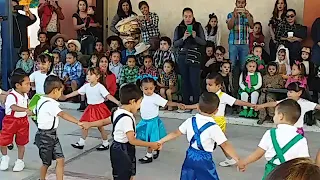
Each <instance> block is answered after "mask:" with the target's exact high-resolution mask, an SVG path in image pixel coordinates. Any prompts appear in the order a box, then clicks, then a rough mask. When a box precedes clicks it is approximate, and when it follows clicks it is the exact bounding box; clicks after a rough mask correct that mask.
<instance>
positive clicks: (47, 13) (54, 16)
mask: <svg viewBox="0 0 320 180" xmlns="http://www.w3.org/2000/svg"><path fill="white" fill-rule="evenodd" d="M38 16H39V17H40V31H41V32H46V33H47V38H48V42H50V40H51V38H52V37H53V36H55V35H56V34H58V33H60V20H64V15H63V13H62V11H61V7H60V6H59V4H58V1H54V0H45V3H40V5H39V7H38Z"/></svg>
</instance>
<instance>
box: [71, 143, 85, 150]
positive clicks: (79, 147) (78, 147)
mask: <svg viewBox="0 0 320 180" xmlns="http://www.w3.org/2000/svg"><path fill="white" fill-rule="evenodd" d="M71 146H72V147H74V148H76V149H83V148H84V146H81V145H80V144H79V143H75V144H71Z"/></svg>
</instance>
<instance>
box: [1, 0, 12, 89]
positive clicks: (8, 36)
mask: <svg viewBox="0 0 320 180" xmlns="http://www.w3.org/2000/svg"><path fill="white" fill-rule="evenodd" d="M0 7H1V8H0V15H1V16H6V17H8V20H6V21H3V22H2V23H1V29H2V32H1V36H2V54H1V59H2V66H1V68H2V71H1V75H2V89H4V90H8V89H9V83H8V78H9V77H10V73H11V72H10V69H11V67H13V65H12V57H13V56H12V55H13V51H14V49H13V37H12V34H13V17H12V7H11V0H0Z"/></svg>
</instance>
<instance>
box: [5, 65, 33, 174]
mask: <svg viewBox="0 0 320 180" xmlns="http://www.w3.org/2000/svg"><path fill="white" fill-rule="evenodd" d="M11 85H12V86H13V87H14V88H13V89H12V91H11V92H10V93H9V95H8V96H7V99H6V102H5V114H6V115H5V117H4V119H3V122H2V125H3V127H2V132H1V134H0V146H1V153H2V158H1V164H0V170H1V171H5V170H7V169H8V168H9V162H10V157H9V156H8V149H7V146H8V145H10V144H12V141H13V138H14V136H15V141H16V144H17V146H18V159H17V161H16V162H15V164H14V167H13V171H14V172H20V171H22V170H23V169H24V166H25V165H24V162H23V157H24V152H25V147H24V146H25V145H26V144H28V143H29V121H28V115H32V112H31V111H30V110H29V109H28V95H27V93H28V92H29V90H30V79H29V77H28V75H27V74H26V73H25V72H24V71H23V70H22V69H16V70H15V71H14V73H13V75H12V77H11Z"/></svg>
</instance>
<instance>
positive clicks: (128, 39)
mask: <svg viewBox="0 0 320 180" xmlns="http://www.w3.org/2000/svg"><path fill="white" fill-rule="evenodd" d="M122 41H123V44H124V45H126V43H127V42H134V43H137V40H135V39H134V38H133V37H131V36H127V37H125V38H123V40H122Z"/></svg>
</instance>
